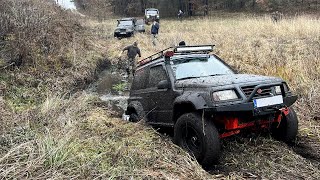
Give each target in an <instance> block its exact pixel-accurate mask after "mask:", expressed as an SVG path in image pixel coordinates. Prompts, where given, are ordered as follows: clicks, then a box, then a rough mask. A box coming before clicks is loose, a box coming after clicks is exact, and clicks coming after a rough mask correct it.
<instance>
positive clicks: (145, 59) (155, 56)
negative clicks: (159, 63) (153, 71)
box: [138, 47, 174, 67]
mask: <svg viewBox="0 0 320 180" xmlns="http://www.w3.org/2000/svg"><path fill="white" fill-rule="evenodd" d="M172 48H174V47H168V48H166V49H163V50H161V51H159V52H157V53H155V54H153V55H151V56H149V57H146V58H144V59H142V60H141V61H139V62H138V67H139V66H142V65H144V64H146V63H149V62H152V61H154V60H157V59H158V58H160V57H163V55H164V54H163V52H164V51H166V50H168V49H172Z"/></svg>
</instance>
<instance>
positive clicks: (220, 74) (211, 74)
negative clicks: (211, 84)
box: [208, 74, 224, 76]
mask: <svg viewBox="0 0 320 180" xmlns="http://www.w3.org/2000/svg"><path fill="white" fill-rule="evenodd" d="M221 75H224V74H211V75H208V76H221Z"/></svg>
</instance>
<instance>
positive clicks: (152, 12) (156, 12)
mask: <svg viewBox="0 0 320 180" xmlns="http://www.w3.org/2000/svg"><path fill="white" fill-rule="evenodd" d="M147 14H148V15H157V14H158V11H157V10H147Z"/></svg>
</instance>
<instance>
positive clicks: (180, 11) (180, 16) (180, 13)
mask: <svg viewBox="0 0 320 180" xmlns="http://www.w3.org/2000/svg"><path fill="white" fill-rule="evenodd" d="M182 15H183V11H182V10H181V9H180V10H179V12H178V19H180V21H181V20H182Z"/></svg>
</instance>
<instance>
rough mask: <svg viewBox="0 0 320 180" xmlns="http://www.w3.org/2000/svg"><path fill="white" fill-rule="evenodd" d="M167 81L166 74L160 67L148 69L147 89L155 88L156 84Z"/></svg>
mask: <svg viewBox="0 0 320 180" xmlns="http://www.w3.org/2000/svg"><path fill="white" fill-rule="evenodd" d="M166 79H167V73H166V71H165V69H164V67H163V66H162V65H159V66H154V67H151V68H150V75H149V87H157V85H158V83H159V82H160V81H162V80H166Z"/></svg>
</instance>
